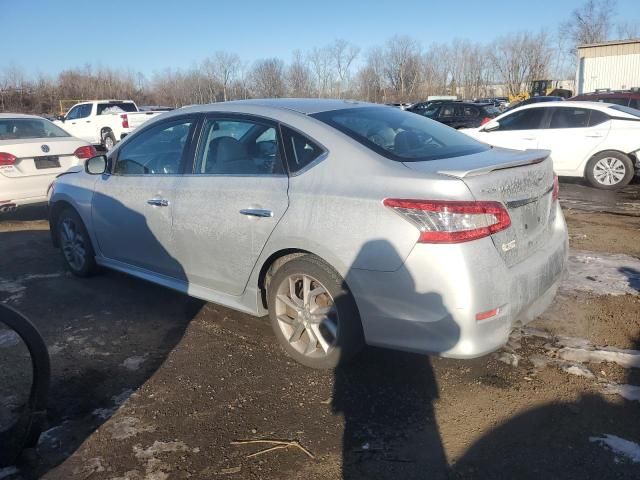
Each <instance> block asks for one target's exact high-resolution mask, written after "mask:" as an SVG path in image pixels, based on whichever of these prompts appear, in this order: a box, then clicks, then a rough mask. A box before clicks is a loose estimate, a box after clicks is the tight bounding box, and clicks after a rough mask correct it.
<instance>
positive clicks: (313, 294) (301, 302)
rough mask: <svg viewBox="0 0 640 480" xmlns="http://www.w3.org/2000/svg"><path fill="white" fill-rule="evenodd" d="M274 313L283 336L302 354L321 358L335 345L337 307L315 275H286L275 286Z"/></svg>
mask: <svg viewBox="0 0 640 480" xmlns="http://www.w3.org/2000/svg"><path fill="white" fill-rule="evenodd" d="M275 313H276V317H277V320H278V326H279V327H280V330H281V332H282V334H283V335H284V338H285V339H286V340H287V342H288V343H289V345H291V347H293V348H294V349H295V350H296V351H298V352H300V353H301V354H303V355H305V356H307V357H312V358H320V357H324V356H326V355H328V354H329V353H330V352H331V351H332V350H333V349H334V348H335V346H336V342H337V336H338V321H339V320H338V309H337V307H336V306H335V304H334V300H333V298H332V296H331V294H330V293H329V292H328V290H327V288H326V287H325V286H324V285H322V283H320V282H319V281H318V280H316V279H315V278H313V277H311V276H309V275H304V274H293V275H289V276H288V277H287V278H286V279H285V280H284V281H283V282H281V284H280V285H279V286H278V290H277V294H276V302H275Z"/></svg>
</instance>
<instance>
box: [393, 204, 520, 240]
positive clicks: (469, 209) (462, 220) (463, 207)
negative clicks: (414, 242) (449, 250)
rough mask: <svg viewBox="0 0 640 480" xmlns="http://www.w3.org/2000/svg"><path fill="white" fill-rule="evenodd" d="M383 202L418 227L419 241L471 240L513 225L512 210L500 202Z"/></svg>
mask: <svg viewBox="0 0 640 480" xmlns="http://www.w3.org/2000/svg"><path fill="white" fill-rule="evenodd" d="M383 203H384V205H385V206H387V207H389V208H392V209H393V210H395V211H396V212H397V213H398V214H400V215H401V216H402V217H404V218H405V219H406V220H408V221H409V222H411V223H412V224H414V225H415V226H416V227H417V228H418V230H419V231H420V237H419V238H418V242H419V243H461V242H468V241H470V240H476V239H478V238H482V237H487V236H489V235H492V234H494V233H496V232H499V231H501V230H504V229H505V228H508V227H509V226H510V225H511V218H509V213H508V212H507V210H506V208H505V207H504V205H503V204H501V203H500V202H458V201H438V200H406V199H395V198H387V199H385V200H384V201H383Z"/></svg>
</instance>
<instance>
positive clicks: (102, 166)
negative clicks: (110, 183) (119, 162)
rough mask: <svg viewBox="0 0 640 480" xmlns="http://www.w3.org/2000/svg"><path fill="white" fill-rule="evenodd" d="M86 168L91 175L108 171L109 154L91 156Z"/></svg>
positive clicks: (85, 165)
mask: <svg viewBox="0 0 640 480" xmlns="http://www.w3.org/2000/svg"><path fill="white" fill-rule="evenodd" d="M84 169H85V171H86V172H87V173H88V174H89V175H102V174H103V173H105V172H106V171H107V156H106V155H98V156H97V157H92V158H90V159H89V160H87V161H86V163H85V164H84Z"/></svg>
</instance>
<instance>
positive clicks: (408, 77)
mask: <svg viewBox="0 0 640 480" xmlns="http://www.w3.org/2000/svg"><path fill="white" fill-rule="evenodd" d="M420 56H421V48H420V44H419V43H418V42H417V41H416V40H414V39H413V38H411V37H407V36H397V35H396V36H395V37H392V38H391V39H390V40H388V41H387V43H386V44H385V47H384V53H383V62H384V72H385V76H386V79H387V81H388V82H389V86H390V87H391V89H392V90H393V91H394V96H395V99H396V100H407V99H409V98H410V97H411V95H412V94H413V91H414V89H415V87H416V86H417V84H418V83H419V77H420V68H421V62H420Z"/></svg>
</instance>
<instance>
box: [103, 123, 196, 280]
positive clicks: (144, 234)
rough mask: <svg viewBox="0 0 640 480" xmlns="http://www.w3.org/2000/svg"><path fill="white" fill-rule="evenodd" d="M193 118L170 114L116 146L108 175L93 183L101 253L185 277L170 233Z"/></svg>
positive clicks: (140, 266) (191, 133) (141, 266)
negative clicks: (165, 118) (167, 117)
mask: <svg viewBox="0 0 640 480" xmlns="http://www.w3.org/2000/svg"><path fill="white" fill-rule="evenodd" d="M195 124H196V118H195V117H193V116H186V117H180V118H175V117H174V118H170V119H167V120H165V121H163V122H160V123H157V124H155V125H151V126H149V127H148V128H146V129H144V130H141V131H140V132H138V133H137V134H135V135H134V136H132V137H131V138H130V139H128V140H127V141H126V142H125V143H123V144H122V145H121V146H120V148H118V149H117V150H116V151H115V152H114V155H113V157H112V163H113V166H112V168H111V171H112V173H111V174H109V175H103V176H101V177H100V178H99V179H98V180H97V182H96V186H95V194H94V196H93V202H92V217H93V226H94V231H95V236H96V239H97V241H98V245H99V248H100V252H101V253H102V255H103V256H104V257H106V258H107V259H109V260H112V261H116V262H120V263H122V264H126V265H129V266H133V267H138V268H141V269H144V270H148V271H151V272H155V273H159V274H162V275H166V276H170V277H173V278H178V279H181V280H185V279H186V276H185V273H184V268H183V266H182V265H181V264H180V263H179V261H178V260H177V259H176V256H175V254H174V252H173V249H174V245H173V241H172V237H171V228H172V210H173V208H174V201H175V200H176V198H175V192H174V187H175V185H176V183H177V182H176V180H177V178H179V177H180V175H181V173H182V171H183V169H184V165H185V164H186V162H187V156H188V151H189V148H188V147H189V145H190V142H191V138H192V135H193V132H194V129H195Z"/></svg>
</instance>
